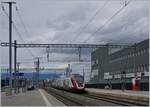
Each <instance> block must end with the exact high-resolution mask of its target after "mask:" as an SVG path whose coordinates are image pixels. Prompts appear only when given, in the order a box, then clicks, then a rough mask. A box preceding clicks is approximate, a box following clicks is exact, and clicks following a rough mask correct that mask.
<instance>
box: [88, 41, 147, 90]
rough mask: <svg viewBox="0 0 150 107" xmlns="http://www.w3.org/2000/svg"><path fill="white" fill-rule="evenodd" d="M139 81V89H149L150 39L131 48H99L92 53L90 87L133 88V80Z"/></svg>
mask: <svg viewBox="0 0 150 107" xmlns="http://www.w3.org/2000/svg"><path fill="white" fill-rule="evenodd" d="M133 78H136V79H137V80H138V81H139V82H138V84H139V90H148V89H149V39H147V40H144V41H142V42H140V43H137V44H134V45H132V46H131V48H124V49H121V48H118V49H112V48H110V47H104V48H99V49H97V50H95V51H93V52H92V54H91V79H90V82H89V84H87V86H88V87H97V88H104V87H105V86H107V85H108V84H111V88H113V89H121V88H122V86H124V87H125V89H129V90H131V89H132V80H133Z"/></svg>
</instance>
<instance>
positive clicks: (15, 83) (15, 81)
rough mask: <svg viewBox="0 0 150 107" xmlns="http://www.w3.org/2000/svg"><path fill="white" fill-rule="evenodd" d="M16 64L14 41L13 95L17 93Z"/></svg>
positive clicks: (15, 45)
mask: <svg viewBox="0 0 150 107" xmlns="http://www.w3.org/2000/svg"><path fill="white" fill-rule="evenodd" d="M16 64H17V41H16V40H14V88H15V93H17V78H16V76H17V75H16V74H17V69H16Z"/></svg>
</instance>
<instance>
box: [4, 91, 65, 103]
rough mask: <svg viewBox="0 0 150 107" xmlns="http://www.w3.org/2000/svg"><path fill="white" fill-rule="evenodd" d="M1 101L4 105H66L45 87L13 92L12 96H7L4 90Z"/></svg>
mask: <svg viewBox="0 0 150 107" xmlns="http://www.w3.org/2000/svg"><path fill="white" fill-rule="evenodd" d="M1 103H2V106H65V104H63V103H62V102H60V101H59V100H57V99H56V98H55V97H53V96H51V95H50V94H48V93H47V92H46V91H45V90H43V89H39V90H33V91H27V92H24V93H19V94H13V95H12V96H6V94H5V93H4V92H2V93H1Z"/></svg>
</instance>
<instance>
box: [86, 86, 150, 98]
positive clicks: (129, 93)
mask: <svg viewBox="0 0 150 107" xmlns="http://www.w3.org/2000/svg"><path fill="white" fill-rule="evenodd" d="M86 91H88V92H95V93H104V94H114V95H122V96H123V95H125V96H133V97H145V98H149V91H132V90H124V91H122V90H114V89H96V88H86Z"/></svg>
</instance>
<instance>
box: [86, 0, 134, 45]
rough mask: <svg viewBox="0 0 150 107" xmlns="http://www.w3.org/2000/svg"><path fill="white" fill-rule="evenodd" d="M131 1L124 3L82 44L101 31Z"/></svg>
mask: <svg viewBox="0 0 150 107" xmlns="http://www.w3.org/2000/svg"><path fill="white" fill-rule="evenodd" d="M131 1H132V0H130V1H129V2H125V5H124V6H123V7H121V8H120V9H119V10H118V11H117V12H116V13H115V14H113V15H112V16H111V17H110V18H109V19H108V20H107V21H106V22H104V24H103V25H102V26H101V27H99V28H98V29H97V30H96V31H95V32H93V33H92V34H91V36H90V37H88V38H87V39H86V40H84V41H83V43H86V42H87V41H88V40H90V39H91V37H92V35H95V34H96V33H97V32H99V31H101V30H102V29H103V28H104V27H105V26H106V24H108V23H109V22H110V21H111V20H112V19H113V18H114V17H115V16H117V15H118V14H119V13H120V12H121V11H122V10H123V9H124V8H125V7H127V5H128V4H129V3H130V2H131Z"/></svg>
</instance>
